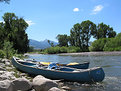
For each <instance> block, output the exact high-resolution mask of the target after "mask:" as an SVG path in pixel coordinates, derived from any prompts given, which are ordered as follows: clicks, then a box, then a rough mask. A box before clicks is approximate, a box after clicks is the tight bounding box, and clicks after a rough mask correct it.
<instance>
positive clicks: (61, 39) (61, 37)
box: [56, 34, 68, 46]
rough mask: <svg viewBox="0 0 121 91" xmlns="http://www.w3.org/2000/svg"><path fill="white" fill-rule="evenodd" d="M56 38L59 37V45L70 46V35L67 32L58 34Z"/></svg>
mask: <svg viewBox="0 0 121 91" xmlns="http://www.w3.org/2000/svg"><path fill="white" fill-rule="evenodd" d="M56 38H57V39H58V43H59V46H68V36H67V35H66V34H64V35H60V34H58V35H57V37H56Z"/></svg>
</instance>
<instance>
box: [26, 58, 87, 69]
mask: <svg viewBox="0 0 121 91" xmlns="http://www.w3.org/2000/svg"><path fill="white" fill-rule="evenodd" d="M26 61H28V60H26ZM29 61H31V60H29ZM39 63H40V65H43V66H48V65H49V64H51V63H52V62H39ZM58 65H59V66H66V67H71V68H76V69H88V68H89V62H84V63H77V62H72V63H69V64H60V63H58Z"/></svg>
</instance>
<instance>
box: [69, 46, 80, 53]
mask: <svg viewBox="0 0 121 91" xmlns="http://www.w3.org/2000/svg"><path fill="white" fill-rule="evenodd" d="M67 52H68V53H74V52H81V50H80V48H79V47H75V46H70V47H68V51H67Z"/></svg>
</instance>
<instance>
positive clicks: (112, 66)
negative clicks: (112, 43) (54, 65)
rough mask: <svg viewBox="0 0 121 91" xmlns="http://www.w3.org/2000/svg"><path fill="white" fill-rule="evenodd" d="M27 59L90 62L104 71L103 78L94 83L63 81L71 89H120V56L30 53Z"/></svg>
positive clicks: (85, 90)
mask: <svg viewBox="0 0 121 91" xmlns="http://www.w3.org/2000/svg"><path fill="white" fill-rule="evenodd" d="M29 59H35V60H36V61H43V62H48V61H49V62H59V63H69V62H78V63H83V62H90V66H89V68H91V67H95V66H101V67H102V68H103V69H104V72H105V79H104V80H103V81H102V82H99V83H96V84H80V83H76V82H73V83H72V82H65V83H64V84H65V85H66V86H69V87H70V88H72V90H71V91H121V56H90V55H88V56H59V55H42V54H30V55H29Z"/></svg>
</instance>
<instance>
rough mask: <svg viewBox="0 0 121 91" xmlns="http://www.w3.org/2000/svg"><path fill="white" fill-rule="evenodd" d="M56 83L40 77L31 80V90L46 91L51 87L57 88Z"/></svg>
mask: <svg viewBox="0 0 121 91" xmlns="http://www.w3.org/2000/svg"><path fill="white" fill-rule="evenodd" d="M57 86H58V85H57V83H56V82H55V81H53V80H50V79H47V78H45V77H43V76H41V75H38V76H36V77H35V78H34V79H33V88H34V89H35V90H36V91H48V90H49V89H50V88H52V87H57Z"/></svg>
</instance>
